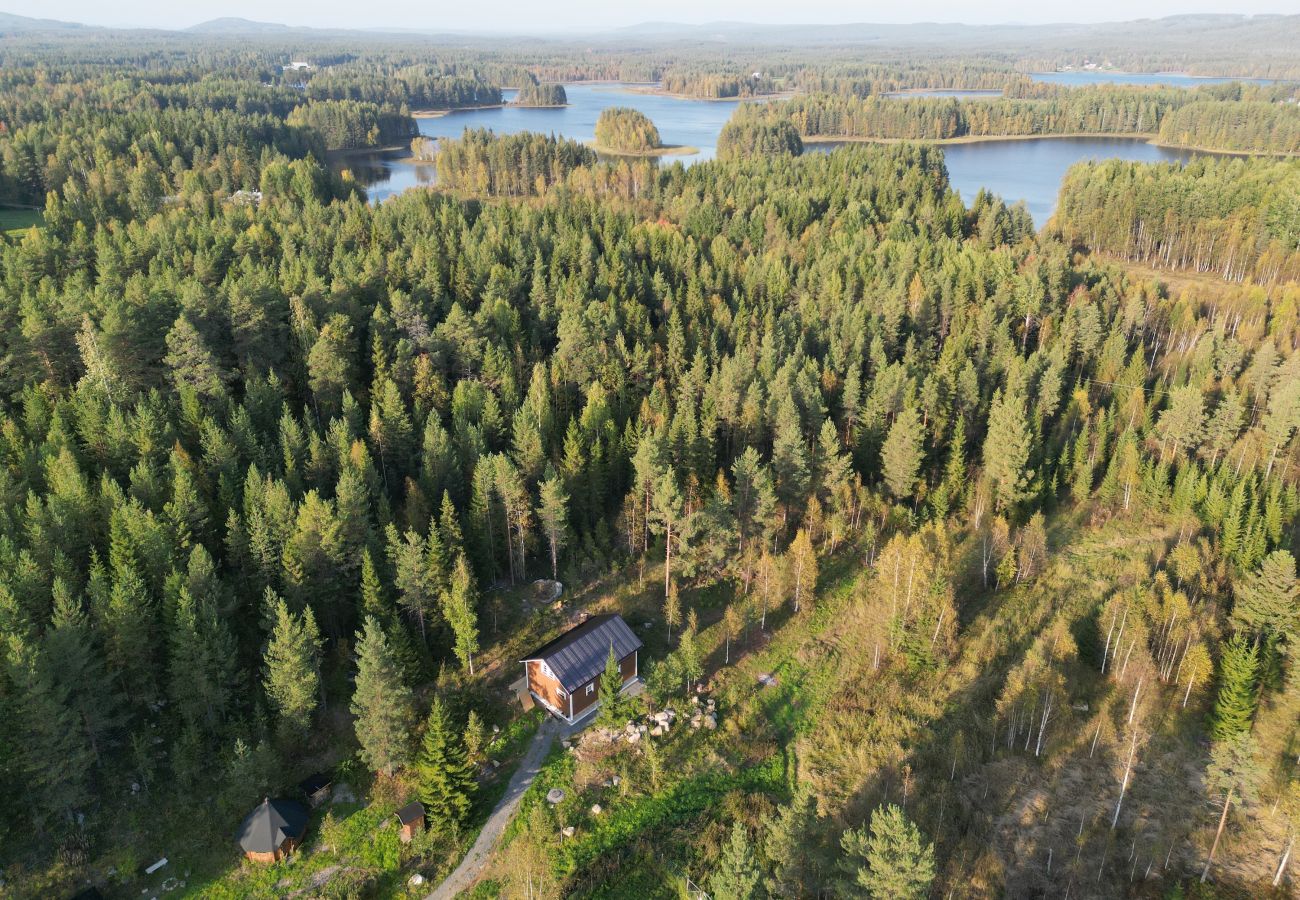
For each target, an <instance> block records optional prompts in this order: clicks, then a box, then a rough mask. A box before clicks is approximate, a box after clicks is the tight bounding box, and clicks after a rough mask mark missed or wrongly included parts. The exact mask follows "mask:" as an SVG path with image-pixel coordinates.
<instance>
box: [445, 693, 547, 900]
mask: <svg viewBox="0 0 1300 900" xmlns="http://www.w3.org/2000/svg"><path fill="white" fill-rule="evenodd" d="M565 731H567V729H565V727H564V725H563V724H562V723H561V722H558V721H556V720H555V719H552V718H551V717H549V716H547V718H546V721H545V722H543V723H542V725H541V727H540V728H538V729H537V734H535V735H533V742H532V743H531V744H529V745H528V750H527V751H526V752H525V753H524V757H523V759H521V760H520V761H519V768H517V769H515V774H513V775H511V776H510V784H508V785H507V786H506V794H505V796H504V797H502V798H501V801H500V802H499V803H497V805H496V809H494V810H492V815H490V816H488V820H487V823H486V824H485V825H484V826H483V830H482V831H480V832H479V835H478V839H477V840H475V841H474V846H473V847H470V848H469V852H468V853H466V854H465V858H464V859H462V860H461V861H460V865H459V866H457V867H456V871H454V872H452V873H451V874H450V875H448V876H447V879H446V880H445V881H443V883H442V884H440V885H438V887H437V888H436V889H435V890H434V892H433V893H432V894H429V895H428V896H427V897H426V898H425V900H451V898H452V897H455V896H456V895H457V894H459V893H460V892H461V891H463V890H466V889H467V888H469V887H470V886H471V885H472V884H473V883H474V882H475V881H476V880H477V879H478V876H479V874H480V873H481V872H482V871H483V866H484V865H486V864H487V861H488V857H490V856H491V855H492V849H493V848H494V847H496V844H497V841H498V840H500V839H501V833H502V832H503V831H504V830H505V827H506V824H507V823H508V822H509V821H510V819H511V817H512V816H514V814H515V809H516V808H517V807H518V806H519V800H520V798H522V797H523V795H524V791H526V790H528V786H529V785H530V784H532V783H533V779H534V778H536V777H537V773H538V771H539V770H540V769H541V767H542V761H543V760H544V759H546V754H547V752H548V751H549V750H550V749H551V743H552V742H553V741H554V740H555V736H556V735H558V734H561V733H563V732H565Z"/></svg>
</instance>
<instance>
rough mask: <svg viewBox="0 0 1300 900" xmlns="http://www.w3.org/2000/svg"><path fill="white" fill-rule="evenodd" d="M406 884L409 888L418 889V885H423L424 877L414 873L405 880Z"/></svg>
mask: <svg viewBox="0 0 1300 900" xmlns="http://www.w3.org/2000/svg"><path fill="white" fill-rule="evenodd" d="M406 883H407V884H409V885H410V886H411V887H419V886H420V885H422V884H424V876H423V875H421V874H420V873H419V872H416V873H415V874H414V875H412V876H411V877H410V878H409V879H407V882H406Z"/></svg>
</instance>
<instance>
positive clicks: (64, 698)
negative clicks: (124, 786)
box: [0, 635, 94, 820]
mask: <svg viewBox="0 0 1300 900" xmlns="http://www.w3.org/2000/svg"><path fill="white" fill-rule="evenodd" d="M5 649H6V650H7V653H6V659H5V662H6V663H7V665H6V667H5V672H6V675H7V678H6V681H7V682H8V691H7V694H8V696H7V697H6V698H5V701H6V702H5V705H4V707H2V708H0V711H2V712H3V715H4V718H5V722H6V724H5V728H6V730H7V731H9V732H10V734H11V735H12V739H13V741H14V744H15V747H16V749H17V757H18V759H19V762H20V766H21V773H22V777H23V779H24V791H25V792H30V796H31V798H32V801H33V803H34V804H35V806H36V812H37V817H38V820H40V819H44V818H46V817H63V818H70V817H71V815H72V813H73V812H74V811H76V810H77V809H78V808H80V807H81V806H82V805H83V804H84V803H86V802H87V801H88V800H89V799H90V798H91V794H90V775H91V771H92V765H93V762H94V754H93V751H92V750H91V748H90V746H89V744H88V743H87V742H86V740H85V738H84V736H83V732H82V730H81V729H80V728H78V723H77V721H76V718H75V715H74V713H73V711H72V704H71V702H70V698H69V691H68V688H67V686H65V685H61V684H59V682H58V680H57V679H56V678H55V677H54V676H53V673H52V671H51V666H50V665H49V660H48V659H47V658H45V657H44V656H43V655H42V654H41V652H40V650H39V649H38V648H36V647H34V646H31V645H29V644H27V643H25V642H24V641H23V640H22V639H21V638H20V637H19V636H18V635H10V636H9V639H8V645H7V647H6V648H5ZM6 743H7V740H6Z"/></svg>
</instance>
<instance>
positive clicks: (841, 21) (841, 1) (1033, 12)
mask: <svg viewBox="0 0 1300 900" xmlns="http://www.w3.org/2000/svg"><path fill="white" fill-rule="evenodd" d="M0 11H5V12H11V13H13V14H15V15H23V16H29V17H32V18H43V19H57V20H61V21H65V22H76V23H81V24H85V25H93V26H101V27H110V28H112V27H116V28H162V29H184V28H189V27H191V26H194V25H198V24H201V23H203V22H207V21H210V20H212V19H220V18H241V19H249V20H251V21H255V22H262V23H270V24H278V25H288V26H293V27H311V28H339V29H368V30H383V29H411V30H422V31H436V30H447V31H473V32H485V33H503V34H519V33H538V34H542V33H546V34H563V33H582V32H592V31H602V30H608V29H617V28H626V27H632V26H636V25H641V24H647V23H660V22H662V23H671V24H680V25H686V26H698V25H708V24H712V23H715V22H717V23H721V22H728V23H744V24H753V25H845V24H872V25H875V24H879V25H917V24H945V25H1050V24H1099V23H1105V22H1127V21H1133V20H1139V19H1159V18H1164V17H1167V16H1175V15H1206V14H1209V15H1212V14H1221V15H1290V14H1295V13H1296V12H1297V10H1296V8H1295V6H1294V0H1256V2H1255V3H1253V4H1252V5H1251V7H1250V8H1249V9H1245V10H1243V9H1241V8H1237V9H1224V8H1223V3H1222V0H1209V2H1190V3H1189V2H1187V0H1140V2H1136V3H1132V2H1123V0H1099V2H1097V3H1095V4H1092V5H1090V6H1089V7H1087V9H1086V11H1085V9H1084V8H1081V7H1080V6H1078V5H1076V4H1064V3H1046V4H1039V5H1037V6H1034V7H1026V6H1025V5H1023V4H1020V3H1017V2H1012V0H991V2H988V3H984V4H981V5H980V6H979V7H978V9H976V8H972V7H971V6H970V5H968V4H961V3H957V2H953V0H921V2H919V3H916V4H912V5H909V6H906V7H899V6H895V5H889V6H886V5H883V4H868V5H865V6H864V5H862V4H857V3H850V2H847V0H814V2H812V3H807V4H803V5H801V6H800V7H799V11H798V13H797V15H792V14H791V11H790V9H789V8H788V7H787V6H785V5H779V6H778V5H777V4H766V5H757V6H747V7H739V5H738V4H733V3H726V2H719V0H701V2H688V0H664V2H660V3H658V4H656V5H655V6H654V7H653V8H635V7H627V6H612V5H609V4H605V3H601V2H598V0H572V2H569V3H566V4H564V5H563V7H562V8H557V6H556V5H551V6H539V5H538V4H536V3H531V2H525V0H500V2H498V3H495V4H493V5H491V6H490V7H488V6H473V5H461V6H457V7H454V8H449V9H437V8H433V9H431V8H430V7H429V6H428V5H426V4H421V3H416V2H412V0H374V2H371V3H368V4H366V5H364V6H357V5H355V4H351V3H348V4H344V3H318V2H308V0H268V2H250V0H234V2H226V0H198V2H194V3H186V4H183V5H181V4H176V5H166V6H164V5H162V4H158V3H156V2H150V0H123V2H120V3H117V4H113V5H111V6H109V5H105V4H102V3H97V2H90V0H53V2H48V3H45V4H43V5H42V6H41V8H40V9H39V10H22V11H16V10H12V9H8V10H0Z"/></svg>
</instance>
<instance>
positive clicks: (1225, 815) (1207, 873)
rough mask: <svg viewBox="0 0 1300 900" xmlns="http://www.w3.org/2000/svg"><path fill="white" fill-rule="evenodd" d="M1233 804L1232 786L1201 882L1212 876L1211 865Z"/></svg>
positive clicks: (1224, 804)
mask: <svg viewBox="0 0 1300 900" xmlns="http://www.w3.org/2000/svg"><path fill="white" fill-rule="evenodd" d="M1231 805H1232V788H1229V789H1228V795H1227V796H1226V797H1224V798H1223V815H1221V816H1219V828H1218V830H1217V831H1215V832H1214V845H1213V846H1212V847H1210V855H1209V856H1208V857H1207V858H1206V860H1205V868H1204V869H1202V870H1201V884H1204V883H1205V879H1207V878H1209V877H1210V865H1211V864H1212V863H1213V862H1214V854H1215V853H1216V852H1217V851H1218V849H1219V838H1221V837H1223V826H1225V825H1227V824H1228V807H1230V806H1231Z"/></svg>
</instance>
